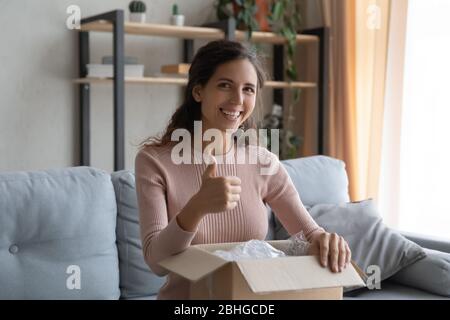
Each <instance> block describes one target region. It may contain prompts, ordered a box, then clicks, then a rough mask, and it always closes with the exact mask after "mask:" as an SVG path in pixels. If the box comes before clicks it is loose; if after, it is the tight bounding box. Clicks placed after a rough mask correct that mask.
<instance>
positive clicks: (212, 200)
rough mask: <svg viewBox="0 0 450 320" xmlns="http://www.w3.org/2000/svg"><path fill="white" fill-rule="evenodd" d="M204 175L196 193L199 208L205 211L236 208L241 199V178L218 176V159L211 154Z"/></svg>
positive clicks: (214, 211) (211, 211)
mask: <svg viewBox="0 0 450 320" xmlns="http://www.w3.org/2000/svg"><path fill="white" fill-rule="evenodd" d="M210 158H211V159H212V163H211V164H209V165H208V167H207V168H206V170H205V172H204V173H203V176H202V185H201V187H200V190H199V191H198V192H197V193H196V194H195V196H194V198H195V202H196V204H197V208H199V210H200V211H201V212H202V213H203V214H206V213H217V212H222V211H228V210H232V209H234V208H235V207H236V206H237V204H238V201H239V200H240V193H241V179H239V178H238V177H235V176H227V177H217V176H216V174H217V160H216V159H215V158H214V156H210Z"/></svg>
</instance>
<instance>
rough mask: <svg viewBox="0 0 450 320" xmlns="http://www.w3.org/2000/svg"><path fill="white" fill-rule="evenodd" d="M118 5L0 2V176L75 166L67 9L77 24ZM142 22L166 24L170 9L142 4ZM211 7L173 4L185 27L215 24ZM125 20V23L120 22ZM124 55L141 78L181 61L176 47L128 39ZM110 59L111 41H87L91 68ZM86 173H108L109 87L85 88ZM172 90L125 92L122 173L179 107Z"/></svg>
mask: <svg viewBox="0 0 450 320" xmlns="http://www.w3.org/2000/svg"><path fill="white" fill-rule="evenodd" d="M128 2H129V1H123V0H122V1H119V0H108V1H100V0H89V1H88V0H80V1H75V0H58V1H50V0H43V1H35V0H0V65H1V72H0V171H13V170H41V169H48V168H60V167H68V166H76V165H79V162H78V161H79V112H78V109H79V107H78V102H77V101H78V100H77V86H76V85H75V84H73V83H72V79H73V78H76V77H77V76H78V55H77V52H78V51H77V50H78V45H77V32H76V31H71V30H68V29H67V27H66V19H67V17H68V14H67V13H66V8H67V7H68V6H69V5H72V4H75V5H78V6H79V7H80V8H81V14H82V17H87V16H91V15H94V14H98V13H101V12H106V11H110V10H113V9H125V10H126V9H127V5H128ZM145 2H146V4H147V21H149V22H150V21H151V22H157V23H168V19H169V17H170V14H171V6H172V3H173V2H172V1H165V0H151V1H149V0H147V1H145ZM213 2H214V1H213V0H189V1H186V0H183V1H177V3H178V4H179V9H180V11H181V12H182V13H184V14H185V15H186V24H188V25H199V24H202V23H204V22H209V21H214V20H215V11H214V8H213ZM126 17H127V15H126ZM125 46H126V49H125V54H127V55H133V56H137V57H138V58H139V60H140V62H142V63H143V64H145V65H146V75H150V74H152V73H153V72H157V71H158V70H159V67H160V66H161V65H162V64H168V63H176V62H179V61H181V59H182V41H181V40H178V39H174V38H158V37H144V36H132V35H127V36H126V39H125ZM110 54H112V36H111V34H102V33H91V62H100V61H101V57H102V56H103V55H110ZM91 88H92V92H91V121H92V133H91V134H92V142H91V147H92V149H91V156H92V163H91V165H92V166H95V167H99V168H102V169H105V170H108V171H112V169H113V149H112V143H113V135H112V86H111V85H106V84H101V85H93V86H91ZM180 93H181V88H180V87H177V86H167V85H166V86H163V85H157V86H149V85H129V84H128V85H126V90H125V107H126V137H125V141H126V160H125V163H126V168H127V169H132V168H133V166H134V157H135V153H136V147H134V146H133V145H132V144H137V143H138V142H140V141H141V140H142V139H143V138H145V137H146V136H148V135H152V134H155V133H157V132H158V131H160V130H162V129H163V128H164V126H165V124H166V122H167V120H168V119H169V117H170V115H171V114H172V112H173V111H174V110H175V108H176V107H177V105H178V104H179V103H180Z"/></svg>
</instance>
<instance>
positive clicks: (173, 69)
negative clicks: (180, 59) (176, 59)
mask: <svg viewBox="0 0 450 320" xmlns="http://www.w3.org/2000/svg"><path fill="white" fill-rule="evenodd" d="M190 67H191V65H190V64H189V63H178V64H167V65H164V66H161V73H170V74H183V75H187V74H188V73H189V68H190Z"/></svg>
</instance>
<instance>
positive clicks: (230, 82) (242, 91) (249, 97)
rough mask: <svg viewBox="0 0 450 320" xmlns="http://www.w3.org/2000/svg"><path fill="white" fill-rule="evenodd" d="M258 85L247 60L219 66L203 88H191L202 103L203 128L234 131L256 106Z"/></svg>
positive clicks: (253, 70)
mask: <svg viewBox="0 0 450 320" xmlns="http://www.w3.org/2000/svg"><path fill="white" fill-rule="evenodd" d="M257 85H258V77H257V74H256V70H255V68H254V67H253V65H252V64H251V62H250V61H248V60H247V59H239V60H233V61H230V62H227V63H224V64H222V65H220V66H219V67H218V68H217V70H216V72H215V73H214V74H213V76H212V77H211V79H209V81H208V83H207V84H206V85H205V86H204V87H202V86H196V87H195V88H194V89H193V95H194V98H195V100H196V101H197V102H201V108H202V126H203V129H204V130H206V129H210V128H216V129H219V130H221V131H225V130H226V129H234V130H236V129H237V128H238V127H239V126H240V125H241V124H242V123H243V122H244V121H245V120H246V119H247V118H248V117H249V116H250V115H251V113H252V112H253V109H254V108H255V104H256V92H257Z"/></svg>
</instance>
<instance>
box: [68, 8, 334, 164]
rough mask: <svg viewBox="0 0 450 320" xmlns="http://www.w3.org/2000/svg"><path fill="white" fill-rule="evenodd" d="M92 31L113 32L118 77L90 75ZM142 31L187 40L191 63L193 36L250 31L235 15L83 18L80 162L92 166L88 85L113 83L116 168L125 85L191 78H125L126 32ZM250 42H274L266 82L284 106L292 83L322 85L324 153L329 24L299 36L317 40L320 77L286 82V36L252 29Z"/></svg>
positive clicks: (241, 36) (237, 35) (238, 36)
mask: <svg viewBox="0 0 450 320" xmlns="http://www.w3.org/2000/svg"><path fill="white" fill-rule="evenodd" d="M90 32H110V33H112V35H113V66H114V67H113V69H114V77H113V78H112V79H108V78H88V77H86V75H87V69H86V65H87V64H88V63H89V33H90ZM125 34H131V35H143V36H161V37H173V38H180V39H183V40H184V52H183V53H184V55H183V56H184V59H183V60H184V61H183V62H185V63H190V62H191V61H192V58H193V56H194V49H193V48H194V40H195V39H206V40H216V39H224V38H225V39H228V40H237V41H245V40H246V33H245V32H243V31H239V30H236V26H235V21H234V19H229V20H227V21H220V22H217V23H212V24H208V25H204V26H201V27H190V26H182V27H180V26H172V25H165V24H152V23H133V22H125V21H124V12H123V10H114V11H110V12H106V13H103V14H99V15H96V16H92V17H88V18H84V19H82V20H81V29H80V30H79V66H80V69H79V78H77V79H74V83H76V84H78V86H79V96H80V99H79V100H80V113H81V116H80V118H81V147H80V151H81V152H80V153H81V154H80V164H81V165H83V166H88V165H90V86H91V85H93V84H102V83H103V84H111V83H112V84H113V92H114V97H113V105H114V114H113V118H114V170H115V171H117V170H122V169H124V164H125V163H124V159H125V157H124V149H125V145H124V140H125V128H124V103H125V102H124V90H125V84H130V85H132V84H148V85H153V84H164V85H180V86H183V85H185V84H186V83H187V79H185V78H170V77H145V78H125V77H124V35H125ZM251 41H252V42H255V43H268V44H273V50H274V66H273V76H274V81H267V82H266V83H265V88H272V89H274V102H275V103H278V104H280V105H283V90H284V89H289V88H302V89H310V88H318V91H319V92H318V93H319V105H318V113H319V126H318V127H319V131H318V134H319V145H318V150H319V154H321V153H322V152H323V150H322V149H323V145H322V140H323V109H324V104H325V102H326V101H327V97H328V94H327V91H328V90H327V87H326V86H325V85H324V84H325V83H326V79H327V77H328V67H327V65H326V59H324V58H325V52H326V50H327V48H328V32H327V30H326V29H325V28H319V29H313V30H307V31H305V32H304V34H299V35H297V43H298V44H309V43H317V42H318V43H319V52H320V59H319V69H320V70H319V73H320V75H319V82H318V83H313V82H286V81H283V78H284V76H283V75H284V63H283V56H284V53H283V48H284V47H283V45H284V43H285V39H284V38H283V37H281V36H279V35H276V34H274V33H271V32H253V34H252V39H251Z"/></svg>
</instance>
